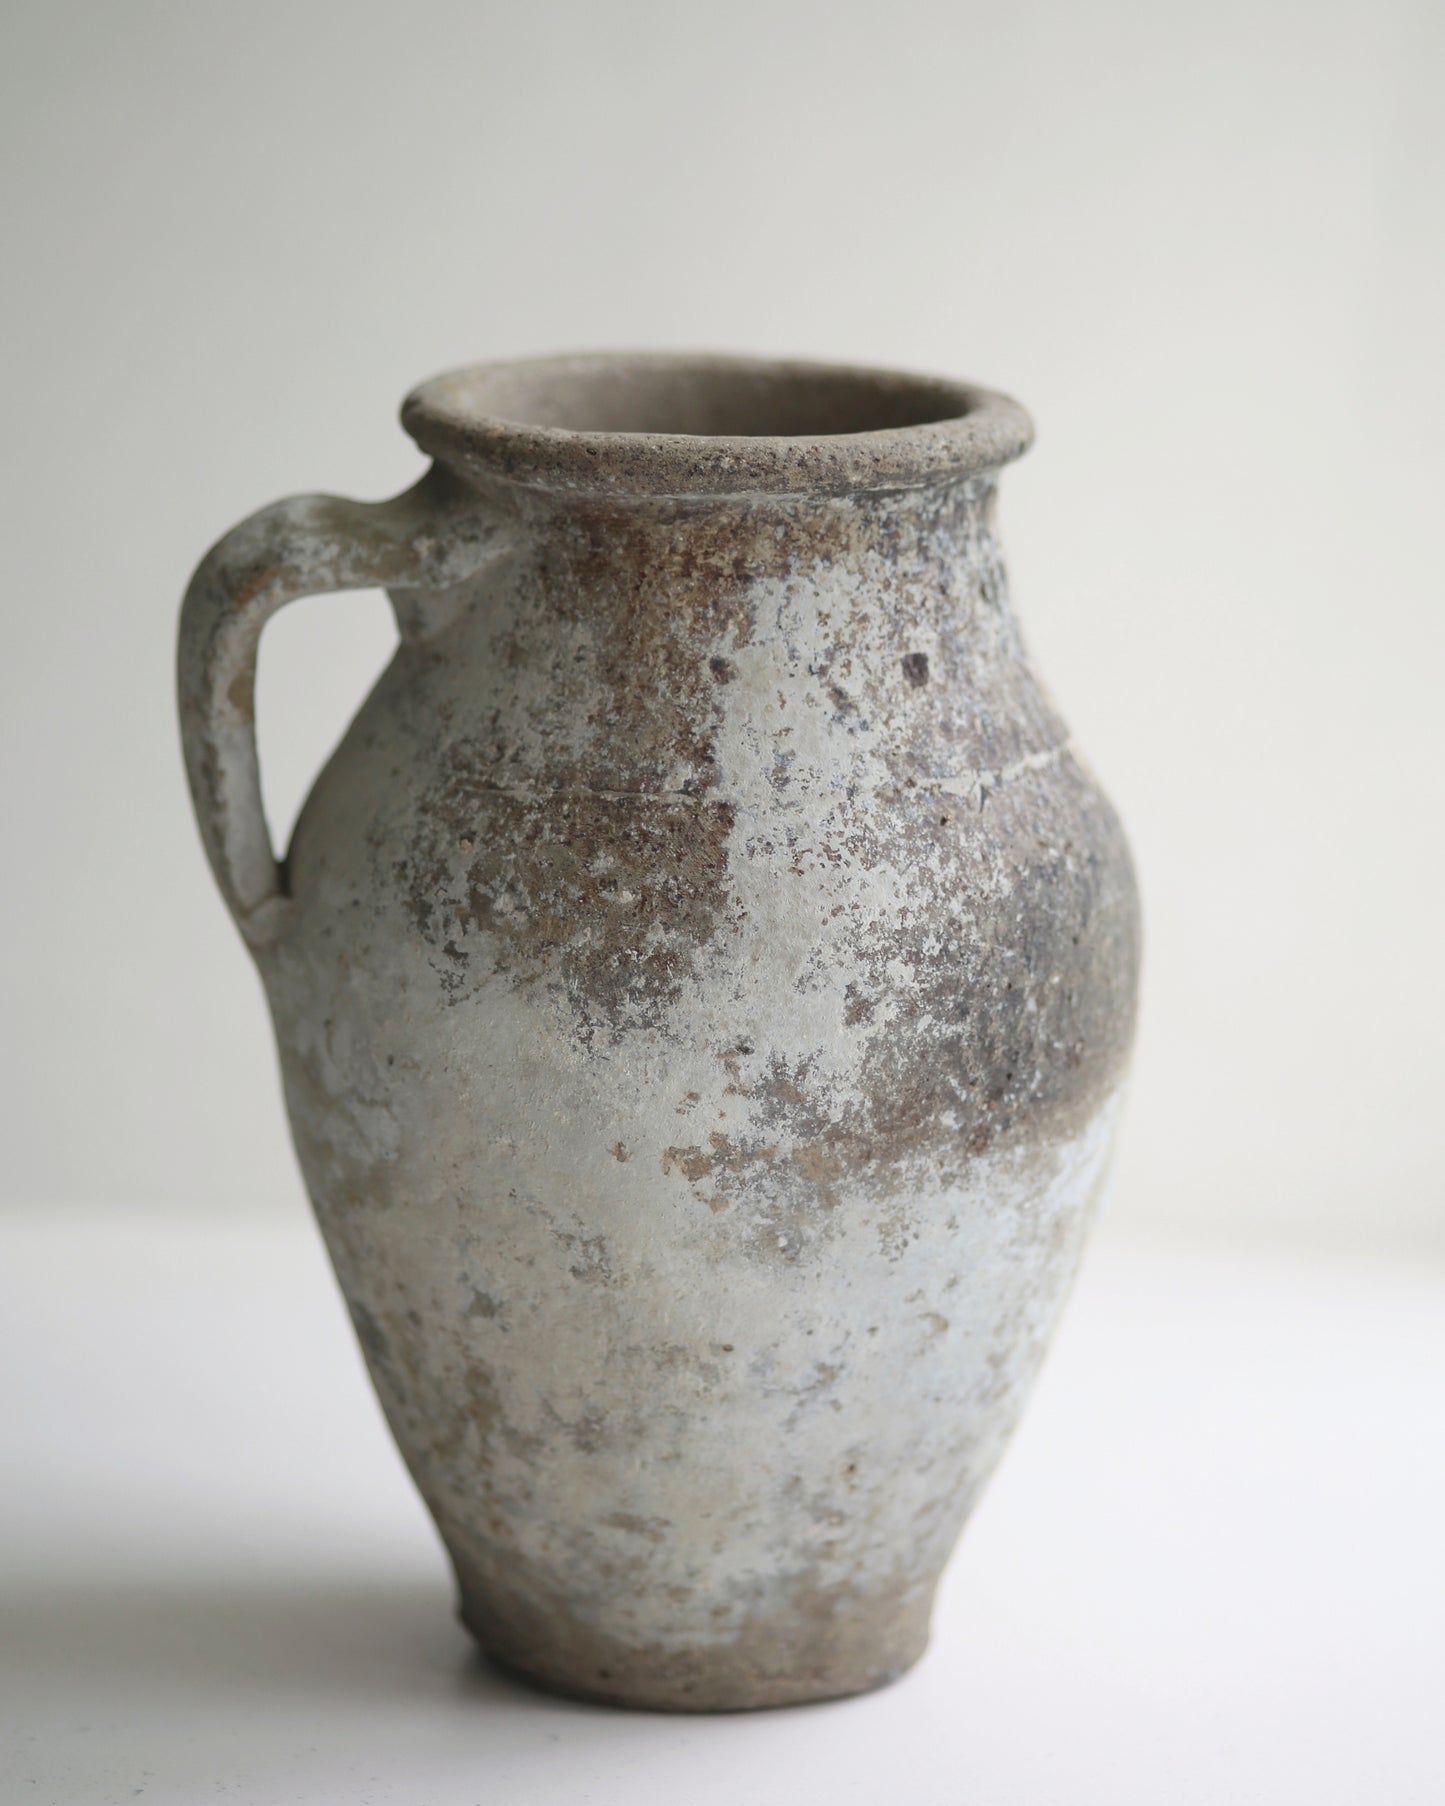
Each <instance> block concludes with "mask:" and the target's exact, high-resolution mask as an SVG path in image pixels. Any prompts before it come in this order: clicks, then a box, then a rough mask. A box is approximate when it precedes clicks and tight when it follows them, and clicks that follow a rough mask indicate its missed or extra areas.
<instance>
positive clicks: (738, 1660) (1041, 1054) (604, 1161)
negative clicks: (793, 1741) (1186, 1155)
mask: <svg viewBox="0 0 1445 1806" xmlns="http://www.w3.org/2000/svg"><path fill="white" fill-rule="evenodd" d="M402 418H403V421H404V423H405V425H406V427H407V430H408V431H409V432H410V433H411V434H412V436H413V437H414V438H415V440H416V441H417V443H418V444H419V445H420V446H421V447H422V449H423V450H424V451H425V452H427V453H428V454H430V456H431V457H432V458H433V459H434V463H433V465H432V467H431V469H430V471H429V472H428V474H427V475H426V476H425V477H424V478H423V479H422V480H421V482H420V483H419V484H418V485H417V486H416V487H415V488H414V489H412V490H410V491H409V492H408V493H407V494H405V495H403V496H400V497H399V498H397V499H396V500H394V501H390V502H382V503H379V504H375V505H366V504H360V503H356V502H350V501H340V500H336V499H334V498H330V497H323V496H310V497H304V498H300V499H296V500H291V501H286V502H281V503H278V504H277V505H276V506H275V507H272V508H268V509H266V510H264V511H263V512H261V513H260V514H258V515H256V516H254V517H253V518H252V519H250V520H248V521H247V522H245V523H244V524H243V525H242V526H239V527H237V528H236V529H235V531H234V532H232V533H230V534H228V535H227V536H226V538H224V539H223V540H222V541H221V542H220V544H219V545H217V546H216V547H215V548H214V549H213V550H212V551H211V552H210V554H209V555H208V556H207V558H206V559H205V561H204V563H203V564H202V565H201V567H200V569H199V570H198V572H197V573H196V576H195V578H194V580H193V582H192V584H191V587H190V590H189V592H188V594H187V597H186V602H185V608H184V613H183V616H182V622H181V637H180V709H181V720H182V725H183V732H184V742H185V753H186V763H187V768H188V771H189V775H190V782H191V788H192V793H193V796H194V801H195V807H196V813H197V816H198V818H199V822H200V828H201V834H202V837H203V839H204V842H205V846H206V851H207V853H208V854H209V856H210V860H211V863H212V865H213V867H214V869H215V873H216V877H217V878H218V880H219V882H220V886H221V890H222V892H223V894H224V896H225V899H226V901H227V903H228V904H229V906H230V908H231V911H232V913H233V914H234V916H235V918H236V920H237V922H238V924H239V926H240V929H241V932H242V934H243V935H244V937H245V939H246V941H247V943H248V945H249V947H250V950H251V953H252V955H253V957H254V959H255V962H256V964H257V966H258V967H259V969H260V972H261V976H262V979H263V980H264V983H265V988H266V993H267V996H268V998H269V1000H270V1005H271V1010H272V1013H273V1016H274V1018H275V1028H276V1038H277V1044H278V1047H279V1049H280V1059H281V1067H282V1071H283V1074H284V1078H285V1089H286V1099H287V1105H288V1109H289V1111H290V1117H291V1126H292V1131H293V1134H294V1137H295V1142H296V1148H297V1152H298V1155H299V1157H300V1163H301V1167H302V1170H303V1172H304V1174H305V1178H306V1183H307V1186H308V1188H309V1190H310V1194H311V1197H312V1200H313V1202H314V1205H315V1209H316V1213H317V1216H318V1217H319V1219H320V1223H321V1227H322V1230H323V1232H324V1234H325V1237H326V1242H327V1245H328V1247H329V1249H330V1252H331V1257H332V1260H333V1262H334V1264H335V1267H336V1271H337V1274H338V1276H339V1279H340V1282H341V1286H342V1289H343V1291H344V1292H345V1295H346V1299H347V1302H348V1304H349V1306H350V1310H351V1315H352V1317H353V1319H354V1321H355V1324H356V1329H357V1333H358V1335H359V1337H360V1340H361V1344H362V1347H363V1349H364V1350H365V1355H366V1360H367V1363H368V1365H369V1367H370V1369H371V1374H372V1378H373V1380H374V1381H375V1384H376V1388H377V1391H378V1392H379V1394H380V1396H381V1400H382V1403H383V1405H384V1407H385V1410H386V1414H387V1417H388V1419H389V1420H390V1423H391V1426H392V1429H393V1430H394V1432H395V1435H396V1439H397V1441H398V1443H399V1444H400V1446H401V1449H402V1452H403V1454H404V1456H405V1458H406V1461H407V1463H408V1465H409V1467H410V1469H411V1471H412V1473H413V1475H414V1476H415V1479H416V1483H417V1485H418V1487H419V1488H420V1490H421V1493H422V1496H423V1498H424V1499H425V1500H426V1503H427V1505H428V1506H429V1507H430V1509H431V1511H432V1513H433V1515H434V1517H435V1519H436V1522H437V1524H438V1526H439V1528H440V1531H441V1534H442V1537H443V1539H444V1540H445V1543H446V1546H447V1549H448V1550H449V1552H450V1554H451V1558H452V1561H453V1563H454V1565H455V1568H456V1574H457V1580H458V1583H459V1587H460V1596H461V1611H462V1615H463V1617H464V1619H465V1621H466V1623H467V1625H468V1626H469V1627H470V1629H471V1630H472V1631H473V1633H474V1634H475V1636H476V1637H477V1639H478V1641H479V1642H480V1643H481V1644H482V1646H483V1647H484V1648H485V1649H486V1650H487V1651H488V1652H489V1653H490V1654H491V1655H492V1656H493V1657H495V1658H497V1659H498V1660H500V1661H502V1662H504V1663H506V1664H508V1665H510V1666H511V1667H512V1668H514V1669H517V1670H520V1671H521V1672H522V1673H524V1674H526V1675H528V1676H530V1677H532V1678H533V1679H534V1680H536V1681H538V1682H540V1683H542V1684H543V1685H546V1686H548V1687H553V1688H559V1689H563V1690H565V1691H567V1692H569V1693H574V1694H579V1695H585V1696H589V1697H592V1698H596V1699H601V1700H607V1701H613V1702H617V1703H620V1704H627V1705H636V1706H650V1707H662V1708H676V1709H688V1710H692V1709H722V1708H732V1707H750V1706H772V1705H780V1704H784V1703H789V1702H796V1701H802V1700H812V1699H820V1698H824V1697H827V1696H829V1695H835V1694H843V1693H850V1692H855V1691H859V1690H861V1689H864V1688H869V1687H875V1686H877V1685H879V1684H880V1683H882V1682H884V1681H887V1680H889V1679H890V1678H891V1677H893V1676H895V1675H897V1674H900V1673H901V1672H902V1671H903V1670H904V1669H906V1668H907V1667H908V1666H909V1664H910V1663H911V1662H913V1661H914V1660H915V1659H916V1658H917V1657H918V1655H919V1654H920V1653H921V1651H922V1650H923V1648H924V1644H925V1642H926V1639H927V1635H928V1621H929V1610H930V1604H931V1601H932V1597H933V1593H934V1588H935V1585H936V1583H937V1581H938V1577H939V1572H940V1570H941V1568H942V1566H943V1564H944V1562H945V1560H946V1558H947V1557H948V1554H949V1551H950V1550H951V1549H952V1547H953V1544H954V1542H955V1539H956V1538H957V1536H958V1533H959V1530H960V1527H961V1526H962V1524H963V1522H964V1519H965V1518H966V1517H967V1515H968V1513H969V1510H970V1508H971V1506H972V1505H973V1503H974V1501H975V1499H976V1498H977V1497H978V1493H979V1489H980V1487H981V1486H982V1485H983V1483H984V1481H985V1480H986V1478H987V1476H988V1474H989V1472H990V1470H991V1469H992V1468H993V1466H994V1464H995V1462H996V1461H997V1459H998V1457H999V1454H1000V1452H1001V1450H1002V1448H1003V1445H1004V1443H1005V1441H1006V1439H1007V1437H1008V1435H1009V1432H1010V1430H1011V1429H1012V1428H1013V1425H1014V1422H1015V1420H1016V1419H1017V1417H1018V1415H1019V1411H1020V1408H1021V1406H1022V1404H1023V1402H1024V1399H1025V1395H1026V1394H1027V1392H1028V1389H1029V1385H1030V1383H1031V1381H1032V1380H1033V1378H1034V1375H1035V1372H1036V1370H1037V1368H1038V1365H1039V1361H1040V1358H1041V1356H1042V1354H1043V1351H1044V1347H1045V1343H1046V1342H1047V1340H1048V1337H1049V1333H1050V1331H1051V1329H1052V1327H1053V1325H1054V1321H1055V1318H1056V1316H1057V1314H1058V1311H1059V1308H1060V1304H1061V1301H1062V1299H1063V1297H1064V1295H1065V1292H1066V1290H1067V1288H1068V1285H1069V1281H1070V1278H1071V1276H1072V1274H1073V1272H1074V1269H1075V1265H1076V1263H1077V1261H1078V1258H1079V1253H1080V1247H1081V1244H1082V1241H1083V1238H1084V1234H1085V1231H1086V1228H1087V1226H1088V1223H1089V1220H1090V1215H1091V1212H1092V1210H1093V1208H1094V1205H1095V1201H1096V1199H1097V1198H1098V1196H1099V1192H1100V1187H1101V1184H1102V1182H1103V1179H1104V1176H1105V1170H1106V1167H1107V1164H1108V1159H1109V1152H1110V1143H1111V1141H1112V1139H1113V1135H1114V1130H1115V1123H1116V1118H1117V1115H1118V1109H1119V1099H1120V1092H1121V1086H1122V1084H1123V1080H1124V1073H1125V1066H1126V1062H1127V1056H1128V1049H1129V1042H1130V1034H1131V1027H1132V1020H1133V1013H1134V993H1135V976H1136V967H1137V949H1138V922H1137V909H1136V899H1135V888H1134V881H1133V877H1132V874H1131V869H1130V863H1129V858H1128V854H1127V851H1126V848H1125V844H1124V840H1123V837H1122V835H1121V832H1120V828H1119V824H1118V822H1117V820H1116V818H1115V815H1114V813H1113V811H1112V809H1111V808H1110V806H1109V804H1108V803H1107V802H1106V800H1105V799H1104V797H1103V796H1102V795H1101V794H1100V792H1099V790H1098V788H1097V787H1096V786H1095V784H1094V782H1093V780H1092V779H1091V778H1090V776H1089V775H1088V773H1087V771H1086V769H1085V768H1084V766H1083V765H1082V764H1081V763H1080V761H1079V759H1078V757H1077V755H1076V754H1075V752H1074V751H1073V749H1072V747H1071V745H1070V743H1069V740H1068V738H1067V735H1066V732H1065V729H1064V727H1063V725H1062V723H1061V722H1060V720H1059V717H1058V715H1057V714H1056V713H1055V712H1054V709H1053V707H1052V705H1051V704H1050V702H1049V701H1048V699H1047V698H1046V696H1045V695H1044V693H1043V692H1042V690H1041V689H1040V687H1039V684H1038V682H1037V681H1036V679H1035V678H1034V676H1033V675H1032V673H1031V671H1030V669H1029V666H1028V663H1027V660H1026V658H1025V655H1024V652H1023V649H1022V646H1021V644H1020V639H1019V633H1018V629H1017V627H1016V625H1015V622H1014V617H1013V615H1012V613H1011V611H1010V608H1009V603H1008V597H1007V592H1006V588H1005V580H1004V572H1003V567H1002V565H1001V563H1000V558H999V551H998V546H997V543H996V541H995V537H994V526H993V518H994V492H995V485H996V479H997V475H998V471H999V468H1000V466H1002V465H1003V464H1004V463H1006V462H1007V461H1008V460H1009V459H1011V458H1013V457H1016V456H1017V455H1018V454H1019V453H1020V452H1022V451H1023V450H1024V449H1025V447H1026V445H1027V444H1028V441H1029V438H1030V427H1029V423H1028V419H1027V417H1026V415H1025V414H1024V413H1023V412H1022V410H1021V409H1020V408H1019V407H1018V406H1017V405H1016V404H1015V403H1013V402H1011V401H1009V400H1007V399H1006V398H1004V397H1002V396H1000V395H996V394H992V393H990V392H988V391H985V390H981V389H976V388H972V387H967V386H963V385H959V384H956V383H952V382H945V381H937V380H931V379H923V378H918V377H910V376H900V375H895V374H891V373H885V372H878V371H871V370H859V369H849V368H833V367H826V366H817V365H809V364H798V363H769V362H761V361H749V360H741V359H737V360H735V359H728V358H716V357H648V356H598V357H575V358H559V359H547V360H539V361H534V362H527V363H519V364H510V365H492V366H481V367H477V368H473V369H467V370H461V371H457V372H455V373H454V374H451V375H447V376H443V377H439V378H437V379H436V380H434V381H432V382H428V383H426V384H424V385H423V386H422V387H421V388H420V389H418V390H417V391H416V392H415V393H414V394H413V395H412V396H411V397H410V398H409V400H408V401H407V403H406V405H405V408H404V410H403V415H402ZM373 585H384V586H385V587H386V588H387V589H388V591H389V592H390V595H391V598H392V601H393V603H394V605H395V610H396V619H397V624H398V627H399V630H400V644H399V646H398V649H397V652H396V656H395V658H394V659H393V661H392V663H391V664H390V666H389V667H388V669H387V670H386V672H385V673H384V675H383V676H382V677H381V679H380V681H379V682H378V683H377V685H376V688H375V689H374V690H373V692H372V694H371V696H370V697H369V698H368V699H367V701H366V703H365V705H364V706H363V708H362V709H361V712H360V713H359V714H358V716H357V717H356V720H355V721H354V723H353V724H352V726H351V728H350V730H349V731H348V732H347V734H346V736H345V738H344V739H343V741H342V742H341V745H340V746H339V747H338V749H337V751H336V753H335V754H334V756H333V757H332V759H331V761H330V763H329V764H328V765H327V767H326V769H325V770H324V771H323V773H322V774H321V776H320V778H319V779H318V780H317V783H316V786H315V788H314V790H313V791H312V793H311V796H310V798H309V800H308V801H307V803H306V805H305V808H304V810H303V812H302V814H301V817H300V820H299V822H298V824H297V827H296V831H295V835H294V838H293V840H292V843H291V847H290V851H289V852H288V854H287V855H286V858H285V859H284V861H282V862H280V863H279V864H278V863H277V861H276V860H275V858H274V857H273V854H272V850H271V847H270V844H269V841H268V837H267V830H266V825H265V821H264V819H263V815H262V810H261V801H260V793H259V789H258V781H257V766H256V746H255V738H254V730H253V725H252V698H253V680H254V670H255V660H256V649H257V642H258V639H259V637H260V633H261V629H262V626H263V624H264V622H265V621H266V620H267V618H268V617H269V616H270V615H271V614H273V613H274V612H275V611H276V610H277V609H278V608H280V607H282V606H283V605H284V604H285V603H288V602H291V601H293V600H294V599H295V598H297V597H299V596H304V595H307V594H312V593H316V592H319V591H325V590H337V589H348V588H359V587H366V586H373Z"/></svg>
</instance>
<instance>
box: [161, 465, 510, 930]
mask: <svg viewBox="0 0 1445 1806" xmlns="http://www.w3.org/2000/svg"><path fill="white" fill-rule="evenodd" d="M496 549H497V547H496V526H495V523H494V522H492V521H490V520H489V519H488V518H487V516H486V515H485V514H484V513H483V511H482V509H481V508H480V507H479V506H478V497H477V495H476V492H475V491H472V490H469V489H467V488H465V487H464V486H463V485H462V484H461V483H460V482H459V481H458V480H457V479H456V478H455V477H452V476H451V475H449V474H448V473H447V472H446V471H445V470H443V469H442V468H441V467H440V466H439V465H433V467H432V469H431V470H430V471H429V472H428V473H427V475H426V476H424V477H423V478H422V480H421V481H420V482H419V483H418V484H416V486H415V487H414V488H412V489H409V490H407V491H406V492H405V493H404V494H402V495H398V496H394V497H393V498H392V499H391V500H390V501H386V502H352V501H347V500H345V499H344V498H343V497H340V496H331V495H300V496H292V497H290V498H289V499H288V500H286V501H282V502H275V503H273V504H272V505H271V506H270V507H269V508H263V509H261V511H260V512H259V513H258V514H253V515H251V516H250V518H249V519H248V520H244V521H242V522H241V524H240V525H239V526H237V527H233V528H232V529H231V531H230V532H229V533H227V534H226V535H225V537H224V538H223V539H220V540H218V541H217V543H216V544H215V545H214V546H212V547H211V549H210V551H209V552H208V553H207V554H206V556H205V557H204V558H203V559H202V560H201V563H200V565H199V566H198V567H197V569H196V573H195V575H194V576H193V577H192V578H191V581H190V584H189V586H188V588H187V590H186V597H185V601H184V603H183V604H182V606H181V623H180V637H179V644H178V647H177V658H176V677H177V692H178V703H179V708H180V719H181V744H182V747H183V749H184V752H185V760H186V776H187V778H188V779H189V781H190V787H191V801H192V803H193V805H194V807H195V811H196V821H197V824H198V825H199V827H200V831H201V840H202V842H203V843H204V845H205V849H206V856H207V858H208V859H209V860H210V862H211V870H212V871H213V872H214V873H215V875H216V881H217V883H218V884H219V885H220V887H221V894H222V896H223V897H224V898H225V900H226V905H227V907H228V908H229V910H230V911H231V914H232V915H233V916H234V917H235V920H236V925H237V927H238V928H239V929H240V930H241V934H242V936H243V937H244V939H245V941H246V943H247V945H248V946H249V947H250V948H251V950H252V952H260V951H261V950H262V949H263V948H266V947H269V946H271V945H272V944H274V943H275V942H276V941H277V940H279V939H280V938H281V936H282V935H283V934H284V933H285V932H286V929H287V927H288V925H289V923H290V921H291V919H292V916H293V912H294V909H295V905H294V903H293V902H292V900H291V898H290V896H289V895H288V894H287V888H286V872H285V868H284V867H283V866H281V865H279V864H278V863H277V860H276V856H275V854H274V853H273V852H272V850H271V836H270V834H269V832H268V830H267V827H266V816H265V812H264V809H263V807H262V803H261V772H260V766H259V764H258V762H257V757H256V722H255V697H256V655H257V651H258V649H259V646H260V640H261V630H262V628H263V627H264V626H265V625H266V623H267V621H269V620H270V618H271V616H272V615H274V614H275V613H276V612H277V610H278V609H281V608H284V607H285V606H286V604H287V603H288V602H294V601H296V600H297V599H298V597H301V596H316V595H323V594H326V593H328V592H330V591H334V590H347V589H376V588H385V589H397V590H423V591H426V590H445V589H447V588H450V587H451V586H452V585H454V584H457V583H461V582H464V581H465V580H466V579H467V578H468V577H470V576H471V575H472V574H473V573H474V572H475V571H476V570H477V569H479V568H480V566H481V565H483V564H485V563H486V562H488V560H489V559H490V558H491V557H492V556H494V554H495V552H496ZM392 600H393V603H395V602H397V601H398V600H399V598H397V597H395V596H394V597H393V598H392ZM409 612H410V611H409ZM412 637H414V635H413V636H412Z"/></svg>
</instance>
